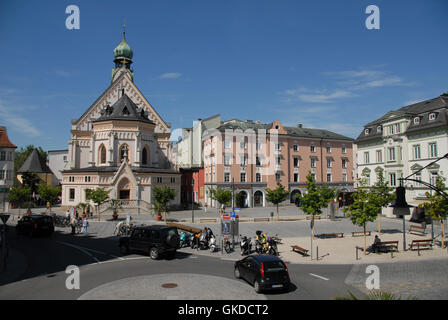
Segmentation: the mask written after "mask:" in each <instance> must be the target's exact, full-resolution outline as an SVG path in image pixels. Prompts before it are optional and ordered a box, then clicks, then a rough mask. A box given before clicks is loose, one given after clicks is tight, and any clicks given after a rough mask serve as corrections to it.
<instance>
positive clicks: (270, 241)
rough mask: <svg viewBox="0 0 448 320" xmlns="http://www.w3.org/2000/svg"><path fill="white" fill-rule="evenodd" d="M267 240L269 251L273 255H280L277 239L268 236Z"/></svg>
mask: <svg viewBox="0 0 448 320" xmlns="http://www.w3.org/2000/svg"><path fill="white" fill-rule="evenodd" d="M266 242H267V250H266V251H267V253H268V254H270V255H272V256H278V248H277V241H275V240H274V239H273V238H272V237H268V238H267V239H266Z"/></svg>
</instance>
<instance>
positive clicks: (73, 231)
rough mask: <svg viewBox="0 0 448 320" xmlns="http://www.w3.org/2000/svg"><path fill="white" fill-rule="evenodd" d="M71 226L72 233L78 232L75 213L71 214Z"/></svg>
mask: <svg viewBox="0 0 448 320" xmlns="http://www.w3.org/2000/svg"><path fill="white" fill-rule="evenodd" d="M70 227H72V234H76V218H75V215H72V216H71V219H70Z"/></svg>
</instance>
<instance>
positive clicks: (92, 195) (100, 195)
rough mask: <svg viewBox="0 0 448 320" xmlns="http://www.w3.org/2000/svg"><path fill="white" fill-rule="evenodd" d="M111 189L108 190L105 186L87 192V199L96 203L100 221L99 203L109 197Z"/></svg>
mask: <svg viewBox="0 0 448 320" xmlns="http://www.w3.org/2000/svg"><path fill="white" fill-rule="evenodd" d="M109 192H110V190H106V188H104V187H99V188H96V189H94V190H90V191H89V192H86V196H87V200H92V201H93V202H94V203H95V204H96V210H97V214H98V221H100V219H101V217H100V211H99V205H100V204H101V203H103V202H104V201H106V200H107V199H109Z"/></svg>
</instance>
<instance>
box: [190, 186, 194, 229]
mask: <svg viewBox="0 0 448 320" xmlns="http://www.w3.org/2000/svg"><path fill="white" fill-rule="evenodd" d="M191 223H194V179H191Z"/></svg>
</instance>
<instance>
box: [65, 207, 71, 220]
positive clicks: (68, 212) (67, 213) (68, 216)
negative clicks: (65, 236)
mask: <svg viewBox="0 0 448 320" xmlns="http://www.w3.org/2000/svg"><path fill="white" fill-rule="evenodd" d="M65 218H67V219H70V210H69V209H67V212H66V213H65Z"/></svg>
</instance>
